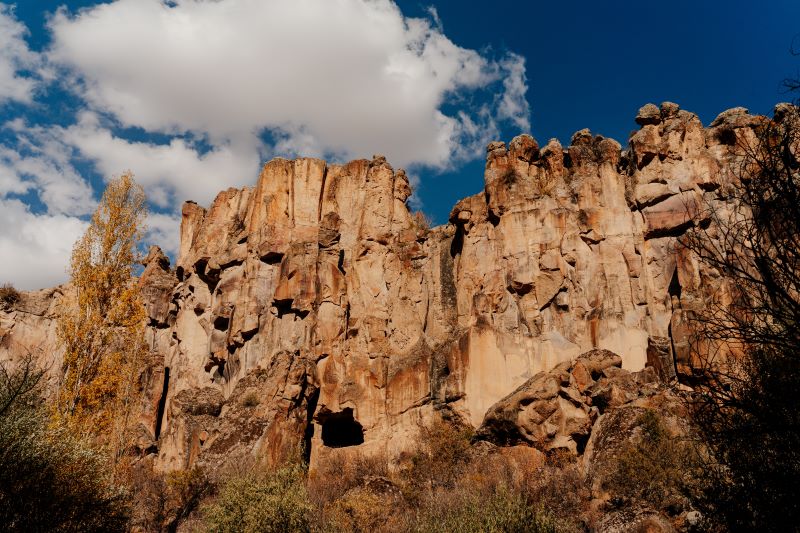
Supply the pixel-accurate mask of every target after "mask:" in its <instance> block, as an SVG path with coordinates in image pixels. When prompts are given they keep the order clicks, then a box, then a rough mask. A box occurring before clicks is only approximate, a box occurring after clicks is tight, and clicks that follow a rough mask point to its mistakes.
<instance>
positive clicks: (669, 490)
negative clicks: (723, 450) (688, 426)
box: [605, 409, 705, 513]
mask: <svg viewBox="0 0 800 533" xmlns="http://www.w3.org/2000/svg"><path fill="white" fill-rule="evenodd" d="M636 425H637V427H638V431H637V433H638V435H635V436H634V437H633V438H632V439H630V440H628V441H627V442H626V443H625V444H624V445H623V446H622V448H621V450H620V451H619V453H618V454H617V457H616V458H615V461H614V463H615V464H614V468H613V469H612V472H611V475H610V476H609V479H608V480H607V482H606V484H605V485H606V487H605V488H606V489H607V490H609V492H610V493H611V494H612V495H613V499H614V500H615V501H614V503H615V504H616V505H617V506H624V505H626V504H629V503H631V502H636V503H644V504H646V505H648V506H649V507H651V508H653V509H657V510H660V509H670V510H672V511H673V512H674V513H677V512H681V511H685V510H689V509H690V508H691V506H692V504H694V503H695V502H696V501H697V499H698V498H699V495H700V492H701V491H702V490H703V489H704V488H705V482H704V480H703V476H702V474H701V472H699V471H698V469H699V468H702V453H701V448H700V447H699V446H698V445H697V443H696V442H694V441H692V440H690V439H688V438H686V437H685V436H675V435H671V434H670V432H669V430H668V429H667V427H666V424H665V422H664V420H663V418H662V417H661V416H660V415H659V414H658V413H657V412H656V411H653V410H652V409H648V410H646V411H645V412H644V413H642V414H641V415H639V417H638V418H637V420H636Z"/></svg>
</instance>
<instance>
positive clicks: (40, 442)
mask: <svg viewBox="0 0 800 533" xmlns="http://www.w3.org/2000/svg"><path fill="white" fill-rule="evenodd" d="M41 377H42V372H41V371H38V370H36V366H35V362H34V360H33V358H31V357H28V358H26V359H25V360H23V362H22V363H21V364H20V365H19V366H18V367H16V368H14V369H9V368H7V367H5V366H3V365H0V524H2V525H3V530H4V531H66V532H71V531H76V532H77V531H126V530H127V527H128V506H127V494H126V492H125V491H124V490H123V489H122V488H121V487H118V486H116V485H114V484H113V483H112V482H111V479H110V478H111V472H112V471H113V468H112V467H111V465H109V464H108V461H107V458H106V457H107V456H106V455H104V454H102V453H100V452H99V451H97V450H95V449H94V448H93V447H92V446H90V445H89V444H87V443H86V442H84V441H82V440H80V439H78V438H76V437H75V436H73V435H72V434H70V433H69V432H68V431H67V430H65V429H63V428H60V427H54V426H53V424H52V421H51V420H50V417H49V412H48V411H47V410H46V409H45V408H43V407H42V406H43V405H44V399H43V398H42V395H41V393H40V391H39V387H38V384H39V381H40V379H41Z"/></svg>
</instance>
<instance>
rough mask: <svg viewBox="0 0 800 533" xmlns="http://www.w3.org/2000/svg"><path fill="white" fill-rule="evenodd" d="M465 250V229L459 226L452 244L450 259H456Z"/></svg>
mask: <svg viewBox="0 0 800 533" xmlns="http://www.w3.org/2000/svg"><path fill="white" fill-rule="evenodd" d="M463 249H464V228H462V227H461V226H458V227H457V228H456V234H455V235H453V240H452V241H451V242H450V257H455V256H457V255H460V254H461V250H463Z"/></svg>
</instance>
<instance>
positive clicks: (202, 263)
mask: <svg viewBox="0 0 800 533" xmlns="http://www.w3.org/2000/svg"><path fill="white" fill-rule="evenodd" d="M194 270H195V272H196V273H197V277H199V278H200V280H201V281H202V282H203V283H205V284H206V285H208V290H209V292H214V289H215V288H216V287H217V283H219V270H218V269H216V268H210V267H209V266H208V260H207V259H200V260H199V261H197V263H196V264H195V267H194Z"/></svg>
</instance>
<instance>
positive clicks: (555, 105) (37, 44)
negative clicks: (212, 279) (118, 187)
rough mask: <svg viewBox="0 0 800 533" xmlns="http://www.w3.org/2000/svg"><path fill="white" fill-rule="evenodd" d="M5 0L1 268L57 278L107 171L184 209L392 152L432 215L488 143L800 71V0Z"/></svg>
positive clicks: (595, 127)
mask: <svg viewBox="0 0 800 533" xmlns="http://www.w3.org/2000/svg"><path fill="white" fill-rule="evenodd" d="M764 4H767V5H757V4H756V3H755V2H744V1H727V2H698V1H696V0H695V1H694V2H684V1H672V2H669V3H668V4H667V3H656V2H651V3H644V2H640V3H631V2H611V1H606V2H602V3H600V2H573V3H571V4H569V5H566V4H563V3H562V4H557V3H554V2H502V3H500V2H495V3H487V2H469V1H463V0H462V1H445V2H433V3H426V2H417V1H404V0H401V1H399V2H397V3H394V2H392V1H390V0H371V1H364V0H292V1H279V0H216V1H211V0H174V1H169V2H168V1H166V0H113V1H106V2H91V1H73V2H69V1H68V2H58V1H51V0H37V1H30V0H25V1H19V2H18V3H17V4H16V5H12V4H10V3H8V2H6V3H3V2H0V257H2V258H3V261H0V283H2V282H6V281H8V282H12V283H15V284H16V285H17V286H19V287H22V288H34V287H42V286H47V285H52V284H55V283H58V282H60V281H63V280H64V279H65V278H66V273H65V268H66V263H67V259H68V257H69V251H70V247H71V244H72V242H73V241H74V239H75V238H76V237H77V236H78V235H80V233H81V232H82V231H83V228H84V225H85V220H86V217H87V215H88V214H89V213H90V212H91V211H92V209H93V207H94V205H95V202H96V201H97V198H98V197H99V194H100V192H101V191H102V187H103V180H104V178H107V177H108V176H110V175H112V174H119V173H120V172H122V171H124V170H128V169H130V170H132V171H133V172H134V173H135V174H136V176H137V179H138V180H139V181H140V182H141V183H142V184H143V185H144V186H145V188H146V191H147V193H148V196H149V198H150V199H151V209H152V213H153V214H152V216H151V217H150V221H149V226H150V228H151V232H150V235H149V238H150V240H152V241H153V242H156V243H158V244H160V245H161V246H162V247H164V248H165V249H166V250H167V251H172V250H174V249H175V247H176V245H177V231H178V224H179V212H180V205H181V203H182V201H183V200H187V199H193V200H196V201H199V202H201V203H208V202H209V201H210V200H211V199H212V198H213V196H214V194H215V193H216V192H218V191H219V190H222V189H225V188H227V187H231V186H235V187H242V186H245V185H251V184H253V183H254V182H255V179H256V177H257V172H258V168H259V166H260V165H261V164H262V163H263V162H264V161H265V160H267V159H269V158H271V157H274V156H278V155H280V156H287V157H292V156H296V155H311V156H321V157H325V158H327V159H329V160H334V161H340V160H346V159H350V158H355V157H370V156H371V155H372V154H373V153H383V154H386V155H387V157H388V158H389V161H390V162H392V163H393V164H394V165H395V166H403V167H406V168H407V170H408V171H409V173H410V175H411V176H413V177H414V180H415V181H416V188H417V194H416V196H415V199H414V205H415V206H416V207H421V208H422V209H423V210H424V211H425V212H426V213H427V214H428V215H429V216H431V218H432V219H433V220H434V222H436V223H443V222H445V221H446V219H447V214H448V213H449V211H450V209H451V207H452V205H453V204H454V203H455V202H456V201H457V200H459V199H460V198H462V197H464V196H467V195H470V194H474V193H476V192H479V191H480V190H481V188H482V185H483V147H484V146H485V144H486V143H487V142H488V141H489V140H493V139H501V140H509V139H510V138H511V137H513V136H514V135H516V134H518V133H520V132H523V131H525V132H531V133H532V134H533V135H534V136H535V137H536V138H537V139H539V141H540V142H541V143H544V142H546V141H547V139H549V138H550V137H557V138H559V139H560V140H561V141H562V142H563V143H565V144H566V143H567V142H568V141H569V138H570V137H571V135H572V133H573V132H575V131H577V130H579V129H581V128H585V127H588V128H590V129H591V130H592V131H593V132H595V133H599V134H603V135H607V136H611V137H614V138H616V139H617V140H619V141H620V142H621V143H622V144H624V143H625V141H626V140H627V137H628V134H629V133H630V131H631V130H632V129H634V128H635V123H634V121H633V117H634V116H635V114H636V110H637V109H638V108H639V107H640V106H641V105H643V104H645V103H647V102H655V103H660V102H662V101H664V100H671V101H674V102H677V103H679V104H680V105H681V107H683V108H684V109H688V110H690V111H693V112H695V113H697V114H698V115H699V116H700V118H701V120H703V122H705V123H708V122H710V121H711V120H713V118H714V117H715V116H716V115H717V114H718V113H719V112H721V111H723V110H725V109H728V108H730V107H734V106H744V107H747V108H749V109H750V110H751V112H759V113H768V112H769V111H770V110H771V109H772V106H773V105H774V104H775V103H777V102H779V101H781V100H784V99H786V98H787V97H786V95H784V94H781V87H780V82H781V80H782V79H783V78H784V77H786V76H792V75H796V74H797V72H798V69H799V68H800V57H793V56H792V55H791V54H790V53H789V50H790V47H791V45H792V41H793V38H795V39H796V40H795V44H796V45H798V48H800V38H797V37H796V35H798V34H799V33H800V2H796V1H793V2H790V1H772V2H768V3H764Z"/></svg>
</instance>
